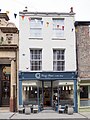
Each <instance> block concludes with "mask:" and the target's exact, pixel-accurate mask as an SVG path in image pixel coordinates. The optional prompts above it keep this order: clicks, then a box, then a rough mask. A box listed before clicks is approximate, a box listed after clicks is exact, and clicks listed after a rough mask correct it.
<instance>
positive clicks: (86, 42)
mask: <svg viewBox="0 0 90 120" xmlns="http://www.w3.org/2000/svg"><path fill="white" fill-rule="evenodd" d="M89 29H90V28H89V26H88V25H87V26H84V25H80V26H77V27H76V40H77V41H76V45H77V68H78V73H79V76H80V77H86V78H88V77H90V32H89V31H90V30H89Z"/></svg>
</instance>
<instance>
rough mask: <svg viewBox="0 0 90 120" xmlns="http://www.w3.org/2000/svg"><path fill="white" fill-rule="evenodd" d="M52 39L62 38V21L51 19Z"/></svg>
mask: <svg viewBox="0 0 90 120" xmlns="http://www.w3.org/2000/svg"><path fill="white" fill-rule="evenodd" d="M53 37H55V38H60V37H64V19H59V18H53Z"/></svg>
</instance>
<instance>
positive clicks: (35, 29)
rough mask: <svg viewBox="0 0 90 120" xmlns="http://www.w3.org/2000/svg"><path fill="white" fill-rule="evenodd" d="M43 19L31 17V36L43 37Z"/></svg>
mask: <svg viewBox="0 0 90 120" xmlns="http://www.w3.org/2000/svg"><path fill="white" fill-rule="evenodd" d="M41 20H42V19H41V18H31V20H30V37H35V38H36V37H42V21H41Z"/></svg>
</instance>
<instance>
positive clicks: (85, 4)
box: [0, 0, 90, 28]
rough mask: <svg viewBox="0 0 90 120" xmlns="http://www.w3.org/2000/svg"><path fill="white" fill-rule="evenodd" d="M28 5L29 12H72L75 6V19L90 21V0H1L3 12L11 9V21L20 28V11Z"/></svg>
mask: <svg viewBox="0 0 90 120" xmlns="http://www.w3.org/2000/svg"><path fill="white" fill-rule="evenodd" d="M26 6H27V7H28V11H29V12H70V8H71V7H73V11H74V13H76V14H75V21H90V14H89V13H90V0H0V9H1V13H5V12H7V11H9V13H8V16H9V19H10V22H13V23H15V25H16V27H18V28H19V12H21V11H23V10H24V9H25V7H26ZM14 13H15V14H17V17H16V18H15V16H14Z"/></svg>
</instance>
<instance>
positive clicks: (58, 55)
mask: <svg viewBox="0 0 90 120" xmlns="http://www.w3.org/2000/svg"><path fill="white" fill-rule="evenodd" d="M53 70H54V71H64V70H65V50H59V49H57V50H53Z"/></svg>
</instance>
